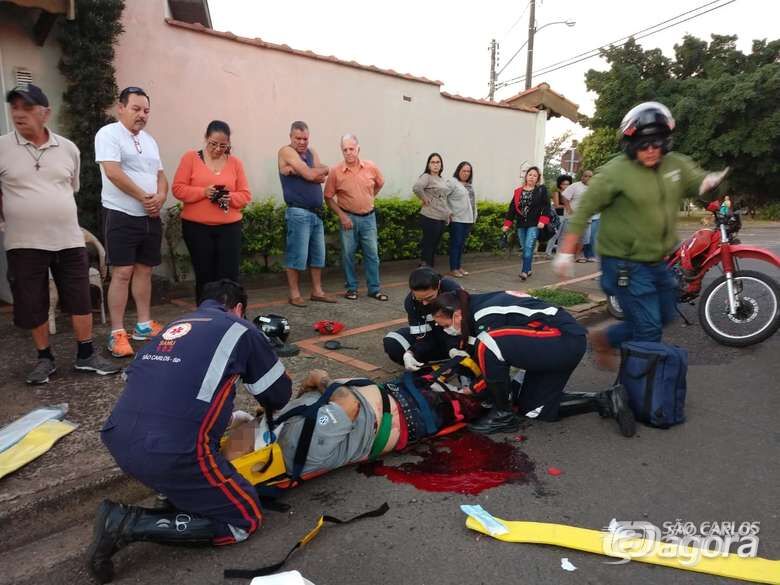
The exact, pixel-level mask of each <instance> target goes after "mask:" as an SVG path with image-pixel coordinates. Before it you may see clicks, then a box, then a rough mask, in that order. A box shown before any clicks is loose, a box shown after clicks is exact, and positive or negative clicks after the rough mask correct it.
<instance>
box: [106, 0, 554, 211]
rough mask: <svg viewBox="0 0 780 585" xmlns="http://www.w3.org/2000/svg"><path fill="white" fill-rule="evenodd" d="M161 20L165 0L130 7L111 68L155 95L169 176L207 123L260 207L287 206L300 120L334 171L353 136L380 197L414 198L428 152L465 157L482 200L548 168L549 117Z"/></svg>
mask: <svg viewBox="0 0 780 585" xmlns="http://www.w3.org/2000/svg"><path fill="white" fill-rule="evenodd" d="M164 16H165V3H164V2H162V1H158V0H144V1H139V2H128V3H127V6H126V9H125V14H124V17H123V21H124V24H125V29H126V32H125V34H124V35H123V36H122V38H121V42H120V45H119V47H118V48H117V55H116V68H117V82H118V85H119V87H120V88H122V87H124V86H127V85H138V86H141V87H143V88H144V89H146V90H147V91H148V93H149V94H150V96H151V104H152V114H151V119H150V123H149V125H148V128H147V129H148V130H149V132H151V133H152V135H154V136H155V138H156V139H157V141H158V143H159V144H160V148H161V152H162V157H163V163H164V165H165V167H166V171H167V174H168V176H169V178H170V177H172V176H173V174H174V172H175V170H176V165H177V164H178V161H179V158H180V156H181V155H182V154H183V153H184V152H185V151H186V150H187V149H189V148H196V147H197V148H199V147H200V146H201V145H202V142H203V138H202V137H203V132H204V130H205V127H206V125H207V123H208V122H209V121H210V120H212V119H222V120H225V121H227V122H228V123H229V124H230V125H231V128H232V129H233V140H232V142H233V144H234V149H233V151H234V153H235V154H236V155H237V156H238V157H240V158H241V159H242V160H243V161H244V165H245V167H246V169H247V172H248V174H249V180H250V185H251V188H252V191H253V194H254V197H255V198H256V199H259V198H263V197H265V196H273V197H275V198H281V188H280V184H279V177H278V172H277V167H276V153H277V151H278V149H279V147H280V146H282V145H284V144H286V143H287V142H288V133H289V126H290V122H292V121H293V120H304V121H306V122H307V123H308V124H309V127H310V129H311V144H312V145H313V146H314V147H315V148H316V149H317V150H318V151H319V153H320V156H321V158H322V160H323V162H325V163H327V164H334V163H336V162H338V161H339V160H340V158H341V155H340V152H339V137H340V136H341V135H342V134H344V133H346V132H351V133H354V134H356V135H357V136H358V137H359V138H360V142H361V146H362V156H363V157H364V158H366V159H370V160H373V161H374V162H375V163H377V164H378V165H379V167H380V168H381V169H382V171H383V172H384V174H385V178H386V181H387V183H386V186H385V188H384V190H383V191H382V195H384V196H392V195H400V196H408V195H409V194H410V193H411V185H412V183H413V182H414V180H415V179H416V177H417V176H418V175H419V174H420V173H421V172H422V170H423V167H424V165H425V160H426V158H427V156H428V154H429V153H430V152H432V151H437V152H440V153H441V154H442V156H443V158H444V163H445V173H447V174H452V172H453V171H454V169H455V166H456V165H457V163H458V162H460V161H461V160H469V161H470V162H472V163H473V166H474V173H475V187H476V191H477V194H478V197H479V199H493V200H499V201H504V200H507V199H508V198H509V196H510V193H511V191H512V189H513V188H514V187H515V186H516V184H517V182H518V181H519V177H520V173H521V167H522V166H523V164H524V163H525V165H524V166H529V165H530V164H538V165H540V163H541V162H542V157H543V152H544V150H543V144H544V135H543V134H544V120H545V118H544V114H543V113H539V114H537V113H528V112H521V111H516V110H510V109H506V108H499V107H492V106H484V105H477V104H471V103H466V102H462V101H456V100H454V99H450V98H447V97H444V96H442V95H441V94H440V91H439V87H438V86H437V85H434V84H428V83H421V82H417V81H412V80H407V79H403V78H400V77H395V76H389V75H384V74H379V73H374V72H369V71H365V70H361V69H356V68H353V67H347V66H343V65H338V64H335V63H330V62H324V61H320V60H315V59H308V58H305V57H301V56H296V55H292V54H289V53H285V52H281V51H276V50H271V49H263V48H259V47H257V46H253V45H248V44H242V43H238V42H235V41H233V40H229V39H225V38H220V37H215V36H211V35H207V34H204V33H201V32H196V31H190V30H186V29H182V28H179V27H174V26H171V25H168V24H166V23H165V22H164V20H163V18H164ZM404 96H408V97H411V98H412V101H411V102H408V101H404V99H403V98H404ZM540 166H541V165H540Z"/></svg>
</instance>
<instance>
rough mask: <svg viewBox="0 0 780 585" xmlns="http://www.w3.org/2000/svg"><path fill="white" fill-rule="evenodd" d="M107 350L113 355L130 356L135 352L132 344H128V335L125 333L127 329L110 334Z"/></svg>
mask: <svg viewBox="0 0 780 585" xmlns="http://www.w3.org/2000/svg"><path fill="white" fill-rule="evenodd" d="M108 351H110V352H111V355H112V356H114V357H132V356H133V354H134V353H135V352H134V351H133V346H132V345H130V337H128V335H127V331H125V330H124V329H123V330H122V331H117V332H115V333H112V334H111V337H109V339H108Z"/></svg>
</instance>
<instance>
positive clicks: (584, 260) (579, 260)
mask: <svg viewBox="0 0 780 585" xmlns="http://www.w3.org/2000/svg"><path fill="white" fill-rule="evenodd" d="M587 261H588V260H587V259H586V258H577V264H585V263H586V262H587Z"/></svg>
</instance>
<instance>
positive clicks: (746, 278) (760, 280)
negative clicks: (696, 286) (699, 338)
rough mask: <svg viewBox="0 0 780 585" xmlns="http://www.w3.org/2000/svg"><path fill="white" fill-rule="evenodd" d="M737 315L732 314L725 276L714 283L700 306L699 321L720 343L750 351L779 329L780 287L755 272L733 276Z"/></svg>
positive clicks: (765, 276) (744, 271) (702, 297)
mask: <svg viewBox="0 0 780 585" xmlns="http://www.w3.org/2000/svg"><path fill="white" fill-rule="evenodd" d="M733 282H734V295H735V297H736V299H735V300H736V304H737V311H736V313H735V314H734V315H730V314H729V295H728V285H727V282H726V276H725V275H724V276H721V277H719V278H718V279H716V280H715V281H714V282H712V283H711V284H710V285H709V286H708V287H707V290H705V291H704V293H703V294H702V296H701V301H700V302H699V321H700V322H701V325H702V327H704V330H705V331H706V332H707V335H709V336H710V337H712V338H713V339H714V340H715V341H717V342H718V343H721V344H723V345H730V346H732V347H747V346H748V345H753V344H755V343H759V342H761V341H764V340H765V339H767V338H768V337H771V336H772V335H773V334H774V333H775V331H777V328H778V326H780V310H778V300H780V286H779V285H778V284H777V282H775V280H774V279H772V278H770V277H769V276H767V275H766V274H762V273H761V272H756V271H754V270H742V271H739V272H735V273H734V277H733Z"/></svg>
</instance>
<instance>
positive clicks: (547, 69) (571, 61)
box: [501, 0, 736, 87]
mask: <svg viewBox="0 0 780 585" xmlns="http://www.w3.org/2000/svg"><path fill="white" fill-rule="evenodd" d="M721 1H722V0H714V1H712V2H708V3H706V4H702V5H701V6H698V7H697V8H694V9H692V10H688V11H687V12H683V13H681V14H678V15H677V16H674V17H672V18H669V19H667V20H664V21H662V22H659V23H657V24H655V25H653V26H650V27H648V28H644V29H642V30H640V31H637V32H635V33H633V34H631V35H628V36H625V37H622V38H620V39H618V40H617V41H612V42H611V43H607V44H605V45H601V46H600V47H597V48H595V49H591V50H590V51H585V52H584V53H580V54H579V55H574V56H572V57H569V58H568V59H564V60H563V61H558V62H557V63H552V64H551V65H546V66H544V67H542V68H540V69H539V70H538V71H534V73H533V75H534V76H537V75H545V74H547V73H552V72H553V71H558V70H559V69H564V68H566V67H570V66H571V65H575V64H577V63H580V62H582V61H587V60H588V59H592V58H593V57H598V56H599V55H600V52H601V50H603V49H607V48H609V47H611V46H614V45H616V44H617V43H620V45H619V46H622V45H625V42H624V41H627V40H628V39H631V38H633V39H634V40H639V39H644V38H647V37H649V36H651V35H654V34H656V33H659V32H663V31H665V30H667V29H670V28H672V27H675V26H677V25H678V24H682V23H684V22H688V21H689V20H693V19H694V18H698V17H699V16H704V15H705V14H707V13H709V12H713V11H714V10H717V9H719V8H723V7H724V6H727V5H729V4H732V3H734V2H736V0H728V1H727V2H724V3H723V4H720V5H719V6H715V7H713V8H710V9H709V10H705V11H704V12H698V13H697V14H694V15H693V16H689V17H688V18H685V19H683V20H678V21H677V22H674V23H672V24H670V25H668V26H665V27H663V28H658V27H659V26H661V25H663V24H666V23H669V22H671V21H674V20H677V19H678V18H680V17H681V16H685V15H686V14H690V13H692V12H697V11H699V10H701V9H702V8H706V7H707V6H711V5H712V4H716V3H717V2H721ZM656 28H658V30H653V29H656ZM646 31H652V32H647V34H641V33H643V32H646ZM523 80H525V75H521V76H518V77H514V78H512V79H509V80H507V81H505V82H502V83H501V87H506V86H509V85H514V84H516V83H521V82H522V81H523Z"/></svg>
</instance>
